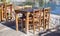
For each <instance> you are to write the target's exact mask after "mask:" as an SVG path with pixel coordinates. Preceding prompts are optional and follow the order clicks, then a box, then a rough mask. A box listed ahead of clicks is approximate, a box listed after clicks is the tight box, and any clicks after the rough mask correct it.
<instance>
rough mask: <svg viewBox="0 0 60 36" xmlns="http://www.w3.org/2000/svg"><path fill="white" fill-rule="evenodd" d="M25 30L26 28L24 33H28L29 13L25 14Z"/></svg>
mask: <svg viewBox="0 0 60 36" xmlns="http://www.w3.org/2000/svg"><path fill="white" fill-rule="evenodd" d="M25 22H26V23H25V28H26V33H28V29H29V12H27V13H26V21H25Z"/></svg>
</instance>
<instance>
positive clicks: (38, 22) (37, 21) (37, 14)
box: [33, 9, 42, 33]
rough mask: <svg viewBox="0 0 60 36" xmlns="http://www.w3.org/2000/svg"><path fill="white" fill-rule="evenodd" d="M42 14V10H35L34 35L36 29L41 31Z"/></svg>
mask: <svg viewBox="0 0 60 36" xmlns="http://www.w3.org/2000/svg"><path fill="white" fill-rule="evenodd" d="M41 13H42V9H35V10H34V11H33V31H34V33H35V30H36V29H39V31H40V25H41Z"/></svg>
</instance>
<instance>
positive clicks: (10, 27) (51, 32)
mask: <svg viewBox="0 0 60 36" xmlns="http://www.w3.org/2000/svg"><path fill="white" fill-rule="evenodd" d="M19 25H20V24H19ZM53 26H54V25H52V24H50V29H46V30H45V31H43V30H42V29H41V30H40V31H36V34H33V32H32V30H29V32H28V34H26V33H24V32H23V31H21V27H20V26H19V31H16V30H15V22H14V21H7V22H5V21H4V22H0V36H60V25H57V26H54V27H53Z"/></svg>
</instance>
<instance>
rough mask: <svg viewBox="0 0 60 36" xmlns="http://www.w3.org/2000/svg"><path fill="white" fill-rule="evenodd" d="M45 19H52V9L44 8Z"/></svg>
mask: <svg viewBox="0 0 60 36" xmlns="http://www.w3.org/2000/svg"><path fill="white" fill-rule="evenodd" d="M44 18H50V7H47V8H44Z"/></svg>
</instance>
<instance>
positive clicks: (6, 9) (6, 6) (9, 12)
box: [4, 3, 12, 21]
mask: <svg viewBox="0 0 60 36" xmlns="http://www.w3.org/2000/svg"><path fill="white" fill-rule="evenodd" d="M11 8H12V4H8V3H4V17H5V19H6V21H7V20H8V19H9V17H10V19H12V9H11ZM8 9H9V10H10V11H9V10H8ZM9 15H10V16H9Z"/></svg>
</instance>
